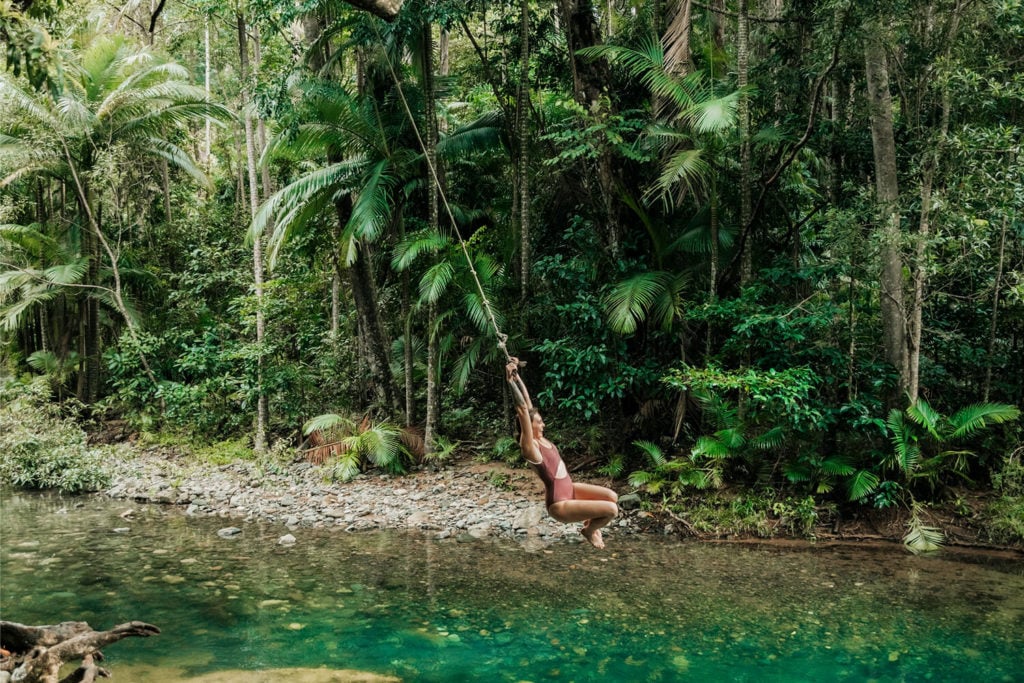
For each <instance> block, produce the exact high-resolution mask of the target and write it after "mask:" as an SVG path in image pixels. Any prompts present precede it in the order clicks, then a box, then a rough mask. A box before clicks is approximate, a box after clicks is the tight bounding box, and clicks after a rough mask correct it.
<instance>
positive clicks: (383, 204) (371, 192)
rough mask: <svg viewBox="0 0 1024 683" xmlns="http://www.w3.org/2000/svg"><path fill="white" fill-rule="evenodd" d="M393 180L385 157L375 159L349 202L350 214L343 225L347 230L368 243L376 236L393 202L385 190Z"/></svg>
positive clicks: (381, 229)
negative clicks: (346, 223)
mask: <svg viewBox="0 0 1024 683" xmlns="http://www.w3.org/2000/svg"><path fill="white" fill-rule="evenodd" d="M393 180H394V179H393V178H392V177H391V176H390V163H389V161H388V160H387V159H381V160H380V161H378V162H377V163H376V164H375V165H374V166H373V167H372V168H371V169H370V170H369V172H368V173H367V174H366V175H365V176H364V177H363V178H362V180H361V183H360V187H359V190H358V193H357V195H356V200H355V202H354V203H353V205H352V216H351V218H349V221H348V225H346V226H345V231H346V232H347V233H349V234H351V235H353V236H354V237H356V238H357V239H360V240H368V241H370V242H373V241H375V240H376V239H377V237H378V236H380V234H381V233H382V232H383V231H384V227H385V226H386V225H387V224H388V221H389V220H390V217H391V211H392V208H393V205H392V202H391V201H390V191H389V190H390V186H391V184H392V183H393Z"/></svg>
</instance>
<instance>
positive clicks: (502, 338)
mask: <svg viewBox="0 0 1024 683" xmlns="http://www.w3.org/2000/svg"><path fill="white" fill-rule="evenodd" d="M372 23H373V30H374V32H375V33H376V34H377V39H378V40H379V41H380V43H381V45H383V44H384V38H383V37H382V36H381V34H380V29H378V28H377V22H372ZM383 52H384V61H385V62H386V63H387V65H388V72H390V74H391V78H392V80H393V81H394V82H395V88H396V89H397V90H398V97H399V99H401V100H402V106H403V107H404V109H405V115H406V117H408V119H409V123H410V125H412V130H413V132H414V133H415V134H416V140H417V141H418V142H419V143H420V149H421V150H423V158H424V159H426V160H427V167H428V168H429V169H430V178H431V180H433V182H434V187H436V188H437V193H438V195H439V196H440V197H441V203H442V204H444V208H445V211H446V212H447V214H448V218H449V220H450V221H451V224H452V230H453V231H454V232H455V236H456V237H457V238H458V240H459V246H460V247H461V248H462V255H463V256H465V257H466V263H467V264H468V265H469V272H470V273H471V274H472V275H473V281H474V282H475V283H476V288H477V291H479V292H480V300H481V302H483V305H484V311H486V313H487V318H488V319H489V320H490V321H491V327H493V328H494V336H495V337H496V338H497V340H498V348H499V349H501V351H502V353H504V354H505V359H506V360H509V361H510V360H512V356H511V355H510V354H509V352H508V348H507V346H506V342H508V335H507V334H504V333H503V332H502V331H501V329H500V328H499V327H498V321H497V319H496V318H495V317H494V311H493V310H492V309H491V302H490V301H489V300H488V299H487V293H486V292H484V286H483V284H481V283H480V277H479V276H478V275H477V272H476V268H475V267H474V266H473V259H472V257H471V256H470V255H469V248H468V247H467V246H466V241H465V240H464V239H462V233H461V232H459V226H458V224H457V223H456V222H455V214H454V213H452V207H451V206H450V205H449V204H448V197H447V196H445V193H444V188H443V187H441V180H440V179H439V178H438V175H437V169H436V168H434V161H433V160H432V159H431V158H430V153H429V152H428V151H427V145H426V144H425V143H424V142H423V138H422V137H421V136H420V129H419V127H418V126H417V125H416V118H415V117H414V116H413V115H412V109H411V108H410V107H409V102H408V101H407V100H406V99H405V93H404V92H403V91H402V84H401V82H400V81H399V80H398V74H397V73H396V72H395V67H394V66H393V65H392V64H391V58H390V57H389V56H388V51H387V49H386V48H385V49H384V50H383ZM431 115H433V112H431Z"/></svg>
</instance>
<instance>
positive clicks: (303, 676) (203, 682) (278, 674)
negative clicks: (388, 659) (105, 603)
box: [110, 666, 401, 683]
mask: <svg viewBox="0 0 1024 683" xmlns="http://www.w3.org/2000/svg"><path fill="white" fill-rule="evenodd" d="M110 673H112V674H113V675H114V676H115V678H116V679H118V680H122V681H136V682H137V683H149V682H150V681H152V682H153V683H157V681H159V682H160V683H279V682H280V681H288V683H392V682H396V681H400V680H401V679H399V678H395V677H393V676H382V675H380V674H375V673H371V672H368V671H355V670H352V669H301V668H300V669H268V670H266V671H241V670H232V671H216V672H214V673H209V674H204V675H202V676H198V677H187V676H186V675H185V673H184V671H183V670H181V669H173V668H167V667H157V666H118V667H116V668H113V667H112V668H111V670H110Z"/></svg>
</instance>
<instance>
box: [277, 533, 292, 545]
mask: <svg viewBox="0 0 1024 683" xmlns="http://www.w3.org/2000/svg"><path fill="white" fill-rule="evenodd" d="M295 541H296V538H295V537H294V536H292V535H291V534H285V535H284V536H282V537H281V538H279V539H277V544H278V545H295Z"/></svg>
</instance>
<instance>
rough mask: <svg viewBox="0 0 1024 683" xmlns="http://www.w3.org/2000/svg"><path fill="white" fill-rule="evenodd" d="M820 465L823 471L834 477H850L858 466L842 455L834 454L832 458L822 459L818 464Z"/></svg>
mask: <svg viewBox="0 0 1024 683" xmlns="http://www.w3.org/2000/svg"><path fill="white" fill-rule="evenodd" d="M818 467H820V468H821V471H822V472H824V473H825V474H828V475H831V476H834V477H848V476H850V475H851V474H853V473H854V472H856V468H855V467H854V466H853V465H851V464H850V463H849V461H847V460H846V458H844V457H843V456H841V455H836V456H832V457H831V458H826V459H825V460H822V461H821V462H820V463H819V464H818Z"/></svg>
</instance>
